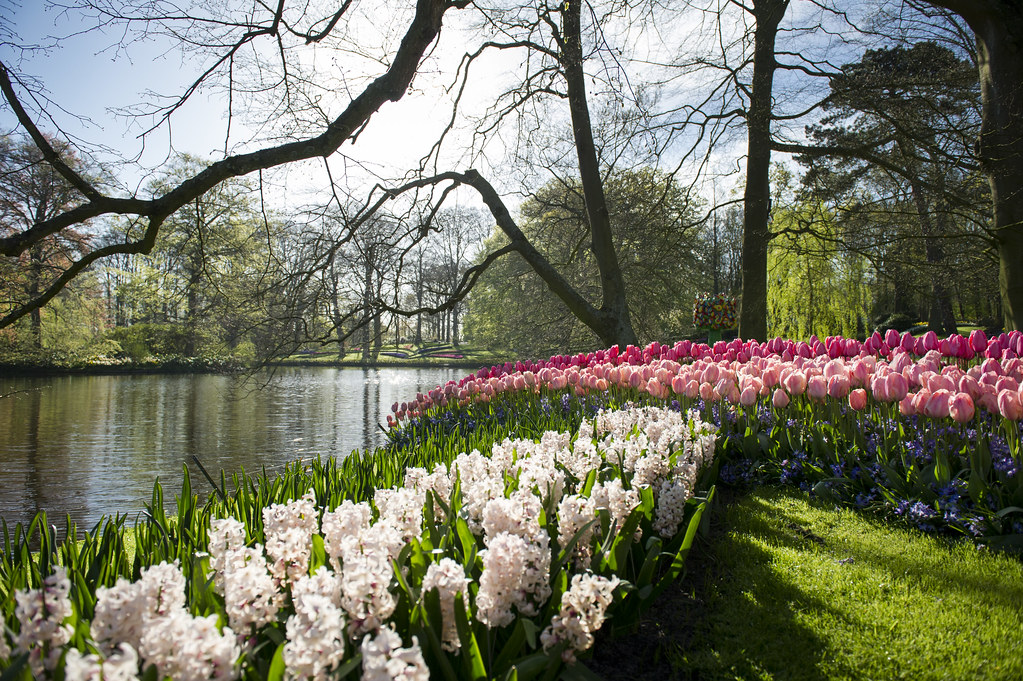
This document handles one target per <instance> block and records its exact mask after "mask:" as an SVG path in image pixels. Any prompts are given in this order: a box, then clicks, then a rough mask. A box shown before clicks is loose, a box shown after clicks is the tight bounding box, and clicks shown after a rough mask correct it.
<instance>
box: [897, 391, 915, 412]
mask: <svg viewBox="0 0 1023 681" xmlns="http://www.w3.org/2000/svg"><path fill="white" fill-rule="evenodd" d="M899 413H900V414H902V415H903V416H912V415H913V414H915V413H916V409H915V408H914V407H913V396H912V395H906V396H905V397H903V398H902V399H901V400H899Z"/></svg>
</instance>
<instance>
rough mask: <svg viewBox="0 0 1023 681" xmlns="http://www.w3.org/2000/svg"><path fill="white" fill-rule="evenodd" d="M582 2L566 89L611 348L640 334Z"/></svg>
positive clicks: (573, 18) (601, 330)
mask: <svg viewBox="0 0 1023 681" xmlns="http://www.w3.org/2000/svg"><path fill="white" fill-rule="evenodd" d="M581 7H582V2H581V0H568V2H566V3H565V9H564V14H563V16H564V25H563V27H562V31H563V36H562V38H563V41H564V43H563V53H562V57H561V62H562V67H563V68H564V70H565V84H566V87H567V89H568V108H569V112H570V113H571V115H572V131H573V134H574V136H575V137H574V139H575V149H576V155H577V156H578V159H579V177H580V179H581V181H582V187H583V200H584V201H585V204H586V218H587V220H588V221H589V223H590V238H591V241H590V249H591V250H592V251H593V256H594V259H595V260H596V262H597V270H598V271H599V273H600V290H601V293H602V294H603V301H602V304H601V306H600V315H599V316H600V320H599V323H598V325H597V327H596V328H595V327H594V326H593V325H590V328H592V329H593V330H594V331H595V332H596V333H597V335H598V336H600V339H601V340H602V341H603V342H604V343H605V344H607V345H614V344H616V343H617V344H618V345H623V346H624V345H629V344H635V343H636V342H637V341H636V332H635V330H633V328H632V319H631V318H630V316H629V306H628V304H627V302H626V299H625V279H624V278H623V277H622V270H621V267H620V265H619V263H618V256H617V254H616V253H615V247H614V242H613V240H612V238H611V216H610V213H609V211H608V208H607V199H606V197H605V196H604V183H603V179H602V178H601V173H600V161H599V160H598V158H597V150H596V147H595V145H594V143H593V127H592V125H591V124H590V110H589V106H588V105H587V102H586V74H585V73H584V72H583V52H582V36H581V35H580V12H581Z"/></svg>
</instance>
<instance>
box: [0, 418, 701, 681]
mask: <svg viewBox="0 0 1023 681" xmlns="http://www.w3.org/2000/svg"><path fill="white" fill-rule="evenodd" d="M714 444H715V432H714V430H713V429H712V428H711V427H710V426H708V425H706V424H704V423H702V422H701V421H700V420H699V419H698V418H696V417H695V416H694V415H683V414H681V413H679V412H678V411H674V410H670V409H664V408H658V407H635V406H629V407H626V408H623V409H618V410H605V411H601V412H600V413H599V414H598V415H597V416H596V418H594V419H592V420H581V421H580V424H579V427H578V429H576V431H575V432H571V431H567V430H560V431H557V430H548V431H546V432H544V433H543V434H542V436H541V437H539V438H535V439H523V438H519V439H510V438H505V439H502V440H500V441H498V442H495V443H494V444H493V445H492V447H491V448H490V451H489V455H487V456H484V455H483V454H481V453H480V452H479V451H478V450H472V451H470V452H468V453H465V452H463V453H459V454H458V455H457V456H454V455H453V452H451V450H450V449H448V450H445V451H446V453H447V456H446V457H445V456H442V455H436V456H430V455H426V456H425V457H423V458H421V459H420V460H419V462H420V463H423V464H426V465H424V466H422V467H420V466H412V467H409V468H407V469H406V470H403V471H398V473H399V477H401V478H403V479H402V480H401V481H400V484H388V483H387V482H386V481H387V480H388V479H389V478H390V477H392V475H393V473H394V472H395V471H394V470H390V471H386V470H385V471H381V470H378V469H377V466H376V465H375V464H376V463H378V461H379V460H374V459H372V457H367V459H365V460H363V465H359V464H358V462H356V463H350V464H348V467H349V471H348V473H349V474H350V475H351V474H353V473H354V474H356V475H359V474H360V473H361V475H363V476H364V478H365V479H364V480H362V482H363V483H368V486H365V487H361V488H360V487H350V488H349V491H351V490H354V489H362V490H363V493H362V494H361V498H360V495H354V494H353V495H352V496H351V498H340V499H339V498H338V494H337V488H338V487H340V486H341V484H342V480H343V479H345V478H346V476H344V475H342V474H339V473H338V471H337V468H336V464H334V463H333V462H331V463H329V464H327V465H323V464H319V463H318V464H317V465H316V466H314V467H313V470H311V471H308V470H305V469H300V468H298V467H294V468H291V469H289V470H288V471H286V472H285V474H284V475H283V476H281V477H280V478H276V479H273V480H270V479H266V478H259V479H252V480H248V479H246V480H239V479H236V480H235V487H236V492H235V493H234V494H233V495H232V496H231V497H227V496H226V495H225V497H224V499H223V500H222V501H217V500H212V501H211V502H209V503H208V504H206V505H203V506H199V505H197V504H196V503H195V499H194V497H193V496H192V495H191V492H190V489H189V488H188V484H187V480H186V488H185V490H183V494H182V497H181V498H180V499H179V512H178V518H177V522H176V523H174V522H170V521H168V520H167V519H166V518H165V517H164V516H163V513H162V499H159V498H157V496H154V503H153V507H152V508H151V509H149V513H150V517H149V519H148V520H147V521H145V522H141V523H139V525H137V526H136V535H137V541H138V547H137V550H136V553H135V559H134V562H133V563H129V561H128V560H127V556H126V554H125V553H124V550H123V545H122V544H121V543H120V542H121V541H122V540H123V537H122V535H121V533H120V531H119V530H120V527H119V525H118V524H117V523H110V524H108V525H107V527H106V528H105V530H104V531H103V532H100V531H98V530H97V531H96V532H95V533H93V534H89V535H87V536H86V540H85V543H84V544H83V545H82V546H78V545H77V544H76V542H74V541H70V542H65V543H64V544H63V545H61V546H57V545H56V544H55V543H54V542H53V538H52V535H51V534H50V533H49V532H48V531H47V530H46V529H45V518H43V519H42V521H41V523H39V527H35V528H33V530H30V534H31V532H32V531H37V532H38V536H39V539H40V541H41V543H42V546H41V547H40V551H39V557H38V560H36V559H34V558H33V557H32V556H31V554H30V553H29V552H28V550H27V545H26V544H25V543H24V542H22V541H21V539H20V532H19V536H18V537H16V538H15V541H14V542H13V543H12V542H10V541H9V540H8V542H7V546H6V547H5V550H4V554H3V558H2V560H0V576H2V577H3V581H2V584H4V585H5V587H6V591H5V592H4V593H5V594H6V599H5V601H4V613H5V618H6V622H7V625H8V630H7V632H5V633H4V634H3V635H0V660H5V661H4V662H0V667H6V670H5V674H10V675H11V677H12V678H18V677H19V676H18V675H20V677H25V678H27V677H28V675H29V674H32V675H34V676H36V677H38V678H42V677H47V676H52V675H56V674H61V673H62V674H63V675H64V678H66V679H86V678H100V675H101V674H102V675H103V678H136V677H137V676H138V674H139V673H140V672H141V673H143V674H144V676H145V677H146V678H154V679H155V678H164V677H167V676H170V677H172V678H174V679H229V678H239V677H240V678H252V679H279V678H311V679H325V678H328V677H329V678H345V677H346V676H351V677H353V678H357V677H361V678H364V679H392V678H403V679H405V678H407V679H425V678H428V677H430V676H434V677H436V678H449V679H457V678H466V679H468V678H474V679H476V678H507V677H508V676H515V677H517V678H520V679H527V678H532V677H534V676H537V675H540V674H541V673H543V674H548V673H553V674H557V673H558V670H559V669H560V668H561V667H562V666H563V665H569V667H568V668H567V669H568V670H571V669H573V667H572V666H571V665H572V663H573V662H574V661H575V658H576V655H577V654H579V653H581V652H583V651H585V650H586V649H587V648H589V647H590V645H591V644H592V643H593V632H595V631H596V630H597V629H598V628H599V627H600V626H601V623H602V622H603V621H604V620H605V618H606V617H608V616H610V615H613V616H614V617H615V618H616V620H617V621H620V622H623V623H627V622H628V621H630V619H633V618H635V616H636V615H637V613H638V612H639V610H641V609H642V608H643V607H645V606H646V605H647V604H649V602H650V601H651V600H652V599H653V598H655V597H656V596H657V594H658V593H659V592H660V591H661V590H662V589H663V588H664V587H665V586H666V585H667V584H669V583H670V582H671V581H672V580H674V579H675V578H676V577H677V576H678V574H679V573H680V571H681V570H682V568H683V562H684V558H685V555H686V553H687V551H688V549H689V547H690V546H691V544H692V541H693V538H694V533H695V530H696V527H697V525H698V523H699V520H700V514H701V513H702V509H703V508H704V505H705V503H706V497H699V496H698V495H696V490H697V489H699V488H700V484H699V483H698V481H699V480H700V478H701V474H702V473H703V472H705V471H707V470H708V464H709V463H710V461H711V457H712V455H713V451H714ZM419 449H420V450H422V449H428V447H426V446H425V445H424V446H421V447H419ZM394 454H395V451H392V452H391V456H392V457H393V456H394ZM438 454H441V452H438ZM445 459H446V460H445ZM401 473H403V475H401ZM350 475H349V476H347V477H350ZM704 479H706V476H704ZM395 482H398V481H395ZM351 484H357V483H351ZM158 490H159V487H157V491H158ZM57 563H60V565H58V564H57ZM96 584H98V585H99V586H98V588H93V586H92V585H96ZM567 673H568V674H569V676H570V677H571V672H570V671H568V672H567Z"/></svg>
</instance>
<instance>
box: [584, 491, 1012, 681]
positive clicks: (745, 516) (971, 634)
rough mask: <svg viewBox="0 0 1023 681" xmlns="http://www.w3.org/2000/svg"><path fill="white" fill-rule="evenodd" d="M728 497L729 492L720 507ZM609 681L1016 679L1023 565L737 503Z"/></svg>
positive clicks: (872, 522)
mask: <svg viewBox="0 0 1023 681" xmlns="http://www.w3.org/2000/svg"><path fill="white" fill-rule="evenodd" d="M724 496H726V497H728V492H727V490H725V495H724ZM711 519H712V524H711V532H710V536H709V537H708V538H706V539H704V540H703V541H702V542H701V543H699V544H698V545H697V546H696V547H695V548H694V550H693V552H692V553H691V554H690V556H689V560H688V561H687V568H688V573H687V574H686V575H685V577H684V578H683V579H682V580H681V581H680V582H679V583H678V584H676V585H675V586H674V587H673V588H671V589H669V590H668V591H667V592H666V593H665V594H664V598H663V599H662V600H660V601H658V602H657V603H655V604H654V606H653V608H652V609H651V610H650V611H649V612H648V613H646V615H645V617H644V619H643V621H642V622H641V623H640V624H639V627H638V630H637V631H636V632H635V633H630V634H628V635H624V636H618V637H612V636H610V635H609V634H608V633H607V632H603V631H602V632H601V634H600V636H598V639H597V644H596V646H595V650H594V655H593V658H592V660H589V661H587V665H588V666H589V667H590V668H591V669H592V670H594V671H595V672H597V673H598V674H600V675H601V676H603V677H604V678H606V679H685V680H689V681H720V680H725V679H728V680H732V679H743V680H745V679H772V680H775V681H782V680H785V681H823V680H825V679H828V680H829V681H830V680H831V679H846V680H851V679H862V678H873V679H896V678H920V679H924V678H926V679H962V678H971V679H1018V678H1023V675H1021V674H1023V662H1021V661H1020V659H1019V656H1018V655H1017V654H1016V653H1015V652H1014V650H1013V647H1012V643H1013V641H1014V640H1015V638H1014V636H1013V632H1018V630H1019V626H1020V623H1021V622H1023V608H1021V605H1020V604H1021V603H1023V565H1021V563H1020V561H1019V560H1018V559H1016V558H1013V557H1011V556H1005V555H1001V556H999V555H981V554H978V553H977V549H975V548H974V547H973V546H972V545H971V544H969V543H968V542H960V541H955V540H954V539H942V538H935V537H929V536H924V535H921V534H919V533H918V532H916V531H914V530H911V529H908V528H903V527H899V526H898V525H893V524H891V523H888V522H886V521H884V520H882V519H878V518H871V517H869V516H865V515H862V514H859V513H855V512H853V511H850V510H839V509H836V508H835V507H834V506H833V505H832V504H830V503H827V502H824V501H818V500H810V499H807V498H806V496H805V495H803V494H802V493H800V492H798V491H795V490H791V489H770V488H761V489H758V490H755V491H753V492H751V493H750V494H748V495H742V494H737V493H735V492H732V494H731V497H730V498H726V499H724V503H723V504H721V505H720V506H718V507H717V508H715V509H714V512H713V513H712V515H711Z"/></svg>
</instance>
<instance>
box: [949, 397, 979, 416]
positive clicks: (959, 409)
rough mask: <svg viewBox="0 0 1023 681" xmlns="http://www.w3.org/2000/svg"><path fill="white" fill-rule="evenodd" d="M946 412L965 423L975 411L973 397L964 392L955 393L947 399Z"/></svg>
mask: <svg viewBox="0 0 1023 681" xmlns="http://www.w3.org/2000/svg"><path fill="white" fill-rule="evenodd" d="M948 413H949V414H950V415H951V416H952V418H953V419H955V420H956V421H957V422H959V423H966V422H967V421H969V420H970V419H972V418H973V415H974V414H975V413H976V409H975V408H974V406H973V398H972V397H970V396H969V395H967V394H966V393H955V394H954V395H952V397H951V399H949V401H948Z"/></svg>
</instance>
